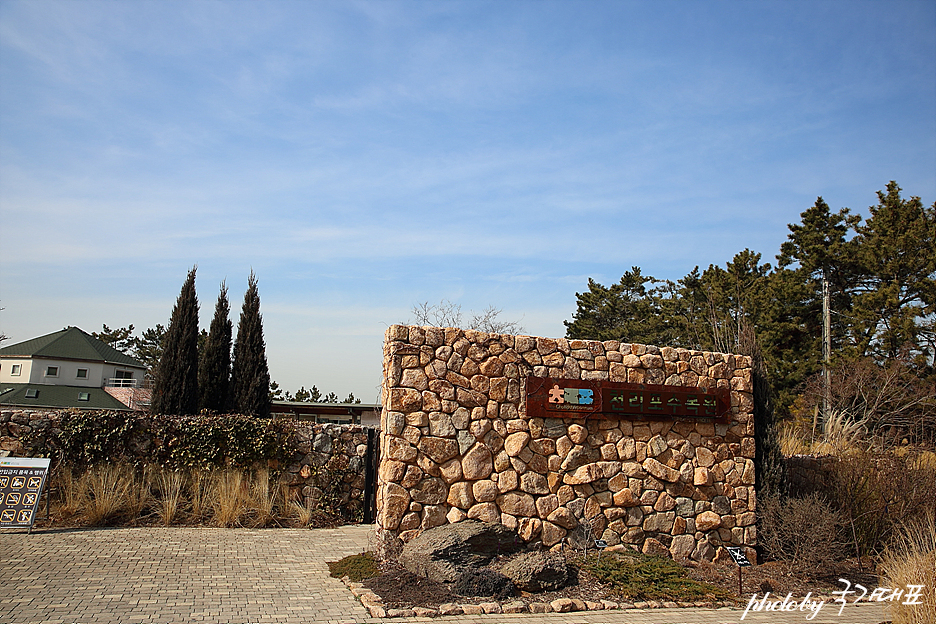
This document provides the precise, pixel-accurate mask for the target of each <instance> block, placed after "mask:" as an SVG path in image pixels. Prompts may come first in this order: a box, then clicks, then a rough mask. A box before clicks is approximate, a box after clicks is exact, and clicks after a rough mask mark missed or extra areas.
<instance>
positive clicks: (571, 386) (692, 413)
mask: <svg viewBox="0 0 936 624" xmlns="http://www.w3.org/2000/svg"><path fill="white" fill-rule="evenodd" d="M527 415H528V416H529V417H530V418H537V417H538V418H544V417H553V418H576V417H578V418H589V417H591V418H622V417H623V418H633V419H646V420H657V419H670V418H686V419H700V420H714V421H717V422H727V421H729V420H730V419H731V396H730V393H729V391H728V390H727V389H725V388H710V389H704V388H692V387H685V386H660V385H654V384H632V383H623V382H614V381H582V380H571V379H554V378H551V377H528V378H527Z"/></svg>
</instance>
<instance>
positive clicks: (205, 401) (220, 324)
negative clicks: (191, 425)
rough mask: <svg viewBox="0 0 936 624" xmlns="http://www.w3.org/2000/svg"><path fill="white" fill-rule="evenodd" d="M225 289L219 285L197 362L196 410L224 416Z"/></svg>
mask: <svg viewBox="0 0 936 624" xmlns="http://www.w3.org/2000/svg"><path fill="white" fill-rule="evenodd" d="M230 312H231V306H230V304H229V303H228V296H227V285H226V284H225V283H224V282H221V293H220V294H219V295H218V302H217V303H216V304H215V313H214V318H213V319H211V327H210V329H209V330H208V339H207V340H206V341H205V346H204V349H203V350H202V352H201V357H200V358H199V362H198V390H199V393H200V399H199V407H200V408H201V409H203V410H210V411H213V412H221V413H223V412H225V411H227V410H228V409H229V408H230V406H231V398H230V383H231V333H232V324H231V319H230V318H229V316H230Z"/></svg>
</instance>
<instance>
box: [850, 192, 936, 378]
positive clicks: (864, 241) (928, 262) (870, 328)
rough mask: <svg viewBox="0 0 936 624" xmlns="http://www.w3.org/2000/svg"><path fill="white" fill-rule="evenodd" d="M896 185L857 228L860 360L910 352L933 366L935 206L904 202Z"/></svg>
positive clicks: (857, 344)
mask: <svg viewBox="0 0 936 624" xmlns="http://www.w3.org/2000/svg"><path fill="white" fill-rule="evenodd" d="M900 190H901V189H900V187H899V186H898V185H897V183H896V182H893V181H892V182H890V183H889V184H888V185H887V191H886V192H884V191H878V194H877V195H878V205H877V206H871V207H870V211H871V216H870V217H869V218H868V219H867V220H866V221H865V222H864V223H863V224H861V225H859V226H858V227H857V228H856V229H857V232H858V236H857V237H856V238H855V244H856V247H857V257H858V258H857V259H858V264H859V267H860V277H859V280H858V283H857V285H856V288H855V296H854V304H853V307H852V314H851V321H852V324H853V327H852V329H853V331H852V335H853V340H854V346H855V350H856V352H857V353H858V355H870V356H872V357H874V358H875V359H876V360H877V361H879V362H882V361H885V360H894V359H897V358H899V357H900V355H901V353H902V352H904V351H906V352H908V353H909V354H910V355H911V356H913V357H915V358H916V359H917V362H918V364H922V365H927V364H928V365H932V362H933V355H934V353H933V350H932V349H933V344H934V342H936V341H934V336H936V321H934V317H936V203H934V204H933V205H932V206H931V207H930V208H926V207H925V206H924V205H923V202H922V201H921V200H920V198H919V197H912V198H910V199H907V200H905V199H902V198H901V197H900Z"/></svg>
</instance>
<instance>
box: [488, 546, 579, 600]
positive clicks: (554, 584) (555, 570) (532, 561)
mask: <svg viewBox="0 0 936 624" xmlns="http://www.w3.org/2000/svg"><path fill="white" fill-rule="evenodd" d="M500 571H501V573H503V574H504V575H506V576H507V577H509V578H510V580H511V581H513V583H514V585H516V586H517V589H519V590H521V591H525V592H541V591H556V590H558V589H562V588H563V587H565V586H566V585H568V584H569V583H570V582H571V580H572V571H571V569H570V568H569V565H568V564H567V563H566V560H565V557H563V556H562V555H560V554H558V553H550V552H528V553H522V554H520V555H517V556H516V557H513V558H512V559H510V560H509V561H508V562H507V563H505V564H504V565H502V566H501V567H500Z"/></svg>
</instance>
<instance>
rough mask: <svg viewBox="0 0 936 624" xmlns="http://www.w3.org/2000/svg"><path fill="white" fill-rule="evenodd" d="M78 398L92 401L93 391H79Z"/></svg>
mask: <svg viewBox="0 0 936 624" xmlns="http://www.w3.org/2000/svg"><path fill="white" fill-rule="evenodd" d="M78 400H79V401H90V400H91V393H90V392H79V393H78Z"/></svg>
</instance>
